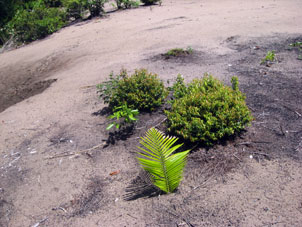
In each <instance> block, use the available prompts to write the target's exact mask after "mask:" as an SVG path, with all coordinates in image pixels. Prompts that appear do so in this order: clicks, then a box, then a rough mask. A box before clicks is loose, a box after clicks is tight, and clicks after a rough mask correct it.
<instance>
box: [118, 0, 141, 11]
mask: <svg viewBox="0 0 302 227" xmlns="http://www.w3.org/2000/svg"><path fill="white" fill-rule="evenodd" d="M115 3H116V6H117V8H118V9H130V8H136V7H139V4H140V1H135V0H115Z"/></svg>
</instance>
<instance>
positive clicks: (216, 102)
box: [166, 75, 252, 145]
mask: <svg viewBox="0 0 302 227" xmlns="http://www.w3.org/2000/svg"><path fill="white" fill-rule="evenodd" d="M177 83H178V84H177V85H176V86H175V87H174V91H173V92H174V95H176V97H177V99H174V100H173V104H172V108H171V110H170V111H168V110H167V111H166V115H167V122H168V131H169V132H171V133H173V134H175V135H178V136H180V137H182V138H183V139H185V140H189V141H190V142H200V143H204V144H206V145H212V144H213V142H215V141H217V140H219V139H221V138H223V137H225V136H230V135H233V134H235V133H236V132H239V131H240V130H242V129H244V127H245V125H247V124H248V123H249V122H250V121H251V120H252V116H251V113H250V111H249V109H248V107H247V106H246V103H245V96H244V95H243V94H242V93H241V92H240V91H239V89H238V79H237V78H235V77H233V78H232V84H233V89H232V88H230V87H227V86H224V85H223V84H222V83H221V82H220V81H219V80H217V79H214V78H213V77H212V76H209V75H205V76H204V78H203V79H196V80H193V82H191V83H189V84H188V85H187V86H186V88H184V84H183V81H181V80H180V79H179V81H178V82H177Z"/></svg>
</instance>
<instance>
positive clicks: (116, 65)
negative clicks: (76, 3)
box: [0, 0, 302, 227]
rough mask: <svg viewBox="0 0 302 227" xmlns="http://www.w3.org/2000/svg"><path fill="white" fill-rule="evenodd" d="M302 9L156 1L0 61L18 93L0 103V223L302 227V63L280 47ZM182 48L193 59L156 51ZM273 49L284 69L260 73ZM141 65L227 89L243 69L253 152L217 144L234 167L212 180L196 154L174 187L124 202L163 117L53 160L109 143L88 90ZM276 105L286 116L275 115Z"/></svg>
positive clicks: (296, 28) (276, 2)
mask: <svg viewBox="0 0 302 227" xmlns="http://www.w3.org/2000/svg"><path fill="white" fill-rule="evenodd" d="M301 10H302V1H300V0H267V1H263V0H253V1H247V0H246V1H243V0H225V1H218V0H211V1H197V0H192V1H189V0H170V1H168V0H163V4H162V6H151V7H141V8H138V9H134V10H127V11H121V12H115V13H110V14H108V16H107V17H105V18H101V19H94V20H91V21H88V22H83V23H79V24H76V25H73V26H69V27H66V28H64V29H62V30H60V31H59V32H57V33H55V34H53V35H51V36H49V37H48V38H46V39H44V40H41V41H36V42H33V43H32V44H29V45H27V46H24V47H22V48H19V49H16V50H13V51H8V52H5V53H2V54H1V55H0V79H1V84H0V88H1V94H2V96H5V94H10V95H11V94H14V93H15V94H17V95H18V97H19V98H16V97H15V96H14V98H12V99H14V100H15V101H14V102H13V103H16V102H19V101H21V100H23V99H24V98H26V99H25V100H24V101H21V102H19V103H17V104H15V105H12V106H10V107H8V106H9V105H10V104H12V103H10V104H9V105H8V104H7V103H9V101H10V100H11V99H10V98H9V99H7V97H4V98H2V99H1V105H3V106H4V105H6V106H5V107H3V106H1V110H4V109H5V110H4V111H3V112H1V113H0V226H14V227H15V226H35V227H37V226H301V223H302V199H301V198H302V189H301V188H302V168H301V157H302V155H301V153H302V125H301V119H302V118H301V116H299V114H300V113H302V103H301V100H302V97H301V92H300V91H301V89H302V87H301V78H302V71H301V69H302V67H301V65H302V62H301V61H298V60H297V59H296V55H297V53H296V52H292V51H291V52H286V50H284V48H283V49H282V48H281V46H282V47H284V46H286V45H287V44H289V43H290V42H292V41H294V40H296V39H299V40H300V41H301V38H302V26H301ZM297 37H298V38H297ZM281 44H282V45H281ZM187 46H191V47H192V48H193V49H194V51H195V55H194V56H195V57H194V56H193V57H192V59H189V61H188V60H186V59H183V60H182V59H176V60H175V61H173V60H171V61H167V62H165V61H163V60H162V59H160V58H158V57H157V56H159V55H160V54H161V53H164V52H165V51H167V50H169V49H171V48H175V47H183V48H186V47H187ZM256 46H260V50H259V51H258V52H256V51H254V52H253V47H256ZM261 47H263V48H261ZM272 48H274V49H276V50H278V51H279V52H280V54H279V56H280V59H279V62H278V63H277V64H275V65H274V66H272V67H270V68H267V67H265V66H259V62H260V61H261V57H263V56H264V55H265V53H266V51H267V50H272ZM256 49H257V48H256ZM233 66H234V67H233ZM141 67H144V68H148V69H149V70H150V71H152V72H155V73H157V74H159V75H160V77H161V78H163V79H165V80H167V79H173V78H175V76H176V75H177V74H178V73H181V74H183V75H184V76H185V78H186V80H188V81H189V80H191V79H193V78H194V77H198V76H201V75H202V74H203V73H204V72H210V73H212V74H213V75H215V76H216V77H218V78H220V79H222V80H224V81H225V82H226V83H229V79H230V78H231V76H233V75H234V74H236V75H238V76H239V81H240V82H241V87H242V89H243V91H244V92H246V93H247V103H248V105H249V106H250V107H251V108H252V111H253V114H254V116H255V122H254V123H253V125H252V126H251V127H250V128H249V129H248V130H247V132H246V133H245V134H244V135H243V137H242V138H240V141H241V142H244V141H247V140H248V141H254V142H255V141H256V142H257V141H258V142H260V145H259V144H257V143H255V144H257V145H254V146H243V147H242V146H241V145H239V146H235V145H236V143H237V145H238V143H239V142H238V141H237V140H236V141H237V142H236V141H235V144H229V145H227V146H226V147H223V146H222V147H221V146H218V147H215V148H214V149H213V151H215V149H216V150H219V149H226V150H228V149H229V150H230V151H229V152H235V153H231V154H232V155H233V156H232V157H233V158H234V157H235V159H239V160H240V161H239V162H237V164H236V166H235V167H234V168H232V169H231V170H229V171H228V172H226V173H223V172H217V173H218V174H219V176H218V174H212V175H209V176H205V174H204V172H207V171H206V167H207V165H206V164H205V162H204V161H203V158H204V157H203V156H202V155H201V153H202V152H204V153H205V150H204V149H199V150H197V151H195V152H194V153H192V155H191V156H190V158H189V161H188V168H187V172H186V174H185V179H184V181H183V183H182V184H181V186H180V188H179V190H178V191H177V192H176V193H174V194H171V195H161V196H154V197H151V198H147V197H143V198H137V199H133V200H131V201H128V200H125V198H124V194H125V189H126V188H127V186H129V185H130V184H131V182H132V181H133V180H134V179H136V178H137V177H138V175H139V173H140V169H139V166H138V165H137V162H136V160H135V151H136V150H135V146H136V145H138V140H137V137H138V136H141V135H143V133H144V131H145V130H146V129H147V128H148V127H151V126H153V125H155V124H156V122H160V121H161V120H162V119H161V118H162V117H163V116H161V115H160V114H158V115H156V116H154V117H153V118H152V117H150V116H145V120H144V121H143V122H144V124H143V125H141V126H143V127H144V129H143V130H138V131H137V132H136V133H135V134H134V135H133V136H131V137H130V138H128V139H127V140H125V141H124V140H122V141H117V142H116V144H111V145H110V146H107V147H103V146H101V147H98V148H97V149H94V150H92V151H91V154H90V155H85V154H84V153H83V154H80V155H72V156H66V157H61V158H53V159H51V158H50V157H53V156H55V155H58V154H63V153H64V154H66V153H67V154H69V153H71V152H77V151H82V150H85V149H89V148H92V147H94V146H96V145H98V144H101V143H103V142H105V141H107V139H108V132H106V130H105V125H106V122H107V120H106V116H102V115H101V114H93V113H96V112H98V111H99V110H101V109H102V108H103V107H104V105H103V104H102V102H101V101H100V100H99V99H98V97H97V95H96V89H95V86H94V85H95V84H97V83H99V82H101V81H104V80H105V79H106V78H107V76H108V75H109V73H110V72H111V71H114V72H118V71H119V70H120V69H121V68H126V69H128V70H130V71H131V70H134V69H135V68H141ZM270 76H272V77H270ZM54 79H56V81H55V82H54V81H51V82H53V83H52V84H51V86H50V87H49V88H48V89H46V90H45V91H44V92H43V93H41V94H38V95H35V96H32V97H29V98H27V97H26V96H24V97H22V91H26V92H28V90H26V89H27V88H28V86H31V87H30V89H34V88H35V86H34V85H33V84H37V83H42V84H43V82H41V81H44V80H54ZM46 83H48V82H46ZM22 84H23V85H24V86H23V87H22V86H21V85H22ZM49 84H50V83H49ZM41 87H43V86H39V88H41ZM46 87H47V86H46ZM24 89H25V90H24ZM43 89H44V88H43ZM43 89H42V90H43ZM42 90H41V91H42ZM41 91H39V92H41ZM28 93H30V92H28ZM37 93H38V92H37ZM3 94H4V95H3ZM32 94H35V92H33V93H32ZM20 96H21V97H20ZM283 97H284V98H283ZM276 100H279V101H280V100H281V101H282V103H283V104H284V103H285V104H284V106H286V108H283V109H282V110H280V109H278V108H279V107H280V106H282V105H281V104H280V103H281V101H280V102H277V101H276ZM265 103H267V104H265ZM7 107H8V108H7ZM143 117H144V116H143ZM263 122H264V123H265V124H266V125H264V126H263V124H264V123H263ZM276 122H278V124H277V126H276V127H275V125H276ZM280 122H281V123H280ZM279 123H280V124H279ZM279 126H280V127H279ZM278 133H279V134H280V135H279V134H278ZM264 142H268V143H267V144H263V143H264ZM261 143H262V144H261ZM274 150H275V151H278V152H276V153H275V154H274V152H273V151H274ZM266 151H269V153H267V154H268V155H267V156H266V155H265V154H266ZM236 152H239V153H240V156H238V157H237V155H236V154H237V153H236ZM242 152H244V153H245V154H246V155H242ZM263 153H264V155H263ZM249 155H253V158H252V159H251V158H249ZM236 157H237V158H236ZM218 163H220V164H221V162H218ZM216 169H217V168H216ZM216 169H215V168H214V169H213V170H216ZM117 170H118V171H120V172H119V174H117V175H114V176H110V173H111V172H113V171H117ZM213 172H215V171H213Z"/></svg>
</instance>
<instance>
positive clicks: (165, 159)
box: [137, 128, 190, 193]
mask: <svg viewBox="0 0 302 227" xmlns="http://www.w3.org/2000/svg"><path fill="white" fill-rule="evenodd" d="M177 140H178V138H176V137H169V136H165V135H164V134H163V133H162V132H160V131H158V130H157V129H155V128H151V129H149V130H148V131H147V133H146V137H143V138H141V141H140V144H141V145H142V146H143V147H144V148H141V147H138V148H139V149H140V150H142V151H143V152H140V153H139V154H140V155H141V156H143V157H141V158H137V159H138V161H139V163H140V165H141V166H142V168H143V169H144V170H146V171H147V172H148V173H149V174H150V176H151V180H152V182H153V184H154V185H155V186H156V187H158V188H159V189H161V190H162V191H164V192H166V193H170V192H173V191H174V190H175V189H176V188H177V187H178V185H179V183H180V181H181V180H182V174H183V170H184V167H185V165H186V160H187V155H188V153H189V152H190V150H187V151H183V152H179V153H176V154H172V153H173V152H174V151H176V150H177V149H178V148H180V147H181V146H182V144H178V145H175V146H173V145H174V144H175V142H176V141H177Z"/></svg>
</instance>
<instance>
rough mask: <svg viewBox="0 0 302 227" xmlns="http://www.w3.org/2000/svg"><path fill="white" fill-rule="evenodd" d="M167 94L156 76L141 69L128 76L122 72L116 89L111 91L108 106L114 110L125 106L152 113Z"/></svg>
mask: <svg viewBox="0 0 302 227" xmlns="http://www.w3.org/2000/svg"><path fill="white" fill-rule="evenodd" d="M167 94H168V92H167V90H166V88H165V87H164V84H163V82H162V81H160V80H159V79H158V76H157V75H156V74H152V73H149V72H148V71H147V70H146V69H141V70H136V71H135V73H134V74H133V75H131V76H128V75H127V73H126V72H125V71H123V72H122V76H121V79H120V80H119V82H118V85H117V87H116V88H114V89H112V94H111V95H110V100H109V106H110V107H111V108H114V107H116V106H122V105H124V104H127V106H128V107H129V108H131V109H138V110H139V111H153V110H154V109H156V108H157V107H159V106H160V105H161V104H162V103H163V102H164V100H165V98H166V97H167Z"/></svg>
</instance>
